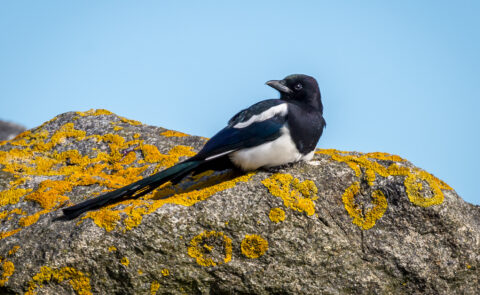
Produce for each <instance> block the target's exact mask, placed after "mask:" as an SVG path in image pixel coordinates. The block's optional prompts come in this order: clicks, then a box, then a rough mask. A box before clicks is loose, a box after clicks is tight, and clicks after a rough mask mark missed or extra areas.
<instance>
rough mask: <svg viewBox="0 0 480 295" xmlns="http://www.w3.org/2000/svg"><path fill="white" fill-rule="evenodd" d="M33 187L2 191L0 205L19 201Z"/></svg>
mask: <svg viewBox="0 0 480 295" xmlns="http://www.w3.org/2000/svg"><path fill="white" fill-rule="evenodd" d="M30 191H31V189H22V188H19V189H11V190H8V191H3V192H0V207H1V206H5V205H9V204H11V205H13V204H16V203H18V201H19V200H20V198H21V197H22V196H24V195H25V194H27V193H28V192H30Z"/></svg>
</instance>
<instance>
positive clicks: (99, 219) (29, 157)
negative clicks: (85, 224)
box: [0, 110, 209, 239]
mask: <svg viewBox="0 0 480 295" xmlns="http://www.w3.org/2000/svg"><path fill="white" fill-rule="evenodd" d="M109 114H110V113H109V112H108V111H104V110H96V111H93V110H92V111H87V112H83V113H79V116H92V115H109ZM54 120H55V119H52V120H51V121H54ZM125 120H126V119H125ZM127 121H128V120H127ZM128 122H130V121H128ZM130 123H132V122H130ZM133 124H136V123H134V122H133ZM139 124H140V123H139ZM43 126H45V124H44V125H42V126H41V127H39V128H37V129H35V130H34V131H28V132H24V133H22V134H20V135H19V136H17V137H16V139H14V140H11V141H9V144H10V146H11V147H10V148H9V150H6V151H0V165H2V169H3V170H4V171H6V172H9V173H12V174H13V176H14V177H15V178H14V180H13V181H11V182H10V189H9V190H6V191H3V192H0V206H1V207H3V206H8V205H14V204H16V203H18V202H20V201H33V202H36V203H38V204H39V205H40V207H41V210H40V211H38V212H35V213H33V214H32V215H30V216H27V217H24V218H21V219H19V221H18V222H19V226H20V227H26V226H30V225H32V224H34V223H35V222H36V221H38V219H39V217H40V216H41V215H42V214H45V213H47V212H50V211H52V210H56V209H57V208H58V207H59V206H61V205H62V204H64V203H65V202H67V201H68V200H69V197H68V193H69V192H71V191H72V190H73V189H74V188H75V187H77V186H85V185H92V184H98V185H102V186H106V187H108V188H110V189H115V188H119V187H122V186H124V185H127V184H129V183H131V182H134V181H136V180H139V179H141V178H142V176H141V173H142V172H143V171H144V170H145V169H147V166H146V165H145V166H142V167H132V166H131V164H133V163H134V162H135V161H136V162H137V164H145V162H143V163H142V161H143V160H142V159H137V154H136V153H135V152H134V149H141V146H142V142H141V141H139V140H131V141H127V140H125V139H124V138H123V137H121V136H119V135H116V134H105V135H98V134H95V135H89V136H87V135H86V133H85V132H84V131H82V130H76V129H75V128H74V124H73V123H67V124H65V125H63V126H61V127H60V128H59V129H58V130H57V131H56V132H54V133H52V134H50V133H49V132H48V131H47V130H45V129H43ZM66 140H77V141H81V140H93V141H96V142H102V141H103V142H106V143H108V145H109V148H110V152H109V153H107V152H103V151H99V149H92V151H93V152H94V153H92V154H89V155H82V154H80V152H79V151H77V150H66V151H63V152H59V151H57V150H56V149H55V147H56V146H57V145H59V144H67V142H66ZM128 150H130V152H127V153H125V152H124V151H128ZM155 151H156V152H157V153H156V159H154V160H155V161H154V162H155V163H157V164H158V165H157V168H156V169H161V168H165V167H170V166H172V165H174V164H175V163H177V162H178V161H179V159H180V158H181V157H186V156H193V155H195V153H194V152H193V151H192V148H191V147H187V146H176V147H173V148H172V149H171V150H170V151H169V153H168V154H167V155H163V154H161V153H159V152H158V149H157V148H156V147H154V150H153V152H155ZM154 158H155V157H154ZM149 160H152V159H149ZM112 171H113V173H112ZM30 176H55V179H47V180H44V181H43V182H41V183H40V184H39V185H38V188H36V189H35V190H34V191H33V193H30V192H31V191H32V189H30V188H25V187H24V186H26V185H27V184H28V183H30V182H29V181H28V179H29V177H30ZM60 177H61V178H60ZM59 178H60V179H59ZM29 193H30V194H29ZM208 193H209V192H208V191H203V192H201V194H202V198H203V197H204V196H205V194H208ZM154 203H156V202H154ZM167 203H168V202H167ZM145 204H147V205H148V206H144V207H145V208H140V207H142V206H143V205H145ZM150 205H152V204H151V202H150V201H149V202H145V201H143V200H142V201H140V202H132V203H128V206H126V207H125V208H124V210H113V211H112V210H111V209H112V207H110V208H109V210H108V211H109V212H106V211H103V212H96V213H92V214H91V215H90V217H92V219H93V220H94V222H95V224H97V225H99V226H101V227H104V228H105V229H107V230H112V229H113V228H114V227H115V224H116V223H117V222H118V220H120V219H121V218H120V214H122V215H123V214H126V215H127V216H126V218H125V220H124V223H125V225H126V229H131V228H133V227H135V226H138V225H139V224H140V222H141V220H142V215H144V214H149V213H151V212H153V211H152V210H155V209H158V208H159V207H161V206H162V204H159V203H156V204H154V205H153V206H150ZM137 206H139V207H137ZM5 209H6V210H3V211H1V212H0V219H5V218H7V217H10V216H12V215H13V214H21V215H25V213H24V212H23V211H21V210H20V209H18V208H13V209H10V210H8V208H5ZM19 230H20V229H19V228H17V229H12V230H9V231H6V232H1V233H0V239H3V238H6V237H8V236H11V235H13V234H16V233H17V232H19Z"/></svg>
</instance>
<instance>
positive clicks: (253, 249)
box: [241, 235, 268, 258]
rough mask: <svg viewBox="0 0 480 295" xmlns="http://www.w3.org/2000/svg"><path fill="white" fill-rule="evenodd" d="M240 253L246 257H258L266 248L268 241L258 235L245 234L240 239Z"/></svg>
mask: <svg viewBox="0 0 480 295" xmlns="http://www.w3.org/2000/svg"><path fill="white" fill-rule="evenodd" d="M241 249H242V253H243V255H245V256H246V257H248V258H258V257H260V256H262V255H263V254H265V252H267V250H268V242H267V240H265V239H264V238H262V237H261V236H259V235H246V236H245V238H244V239H243V240H242V245H241Z"/></svg>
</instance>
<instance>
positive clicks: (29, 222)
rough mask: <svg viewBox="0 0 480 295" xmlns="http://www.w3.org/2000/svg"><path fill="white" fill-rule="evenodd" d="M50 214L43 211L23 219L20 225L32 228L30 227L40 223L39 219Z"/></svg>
mask: <svg viewBox="0 0 480 295" xmlns="http://www.w3.org/2000/svg"><path fill="white" fill-rule="evenodd" d="M48 212H49V211H48V210H42V211H39V212H37V213H34V214H32V215H29V216H25V217H22V218H20V220H19V221H18V224H19V225H20V226H22V227H27V226H30V225H32V224H34V223H36V222H37V221H38V218H40V216H41V215H43V214H46V213H48Z"/></svg>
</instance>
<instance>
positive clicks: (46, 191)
mask: <svg viewBox="0 0 480 295" xmlns="http://www.w3.org/2000/svg"><path fill="white" fill-rule="evenodd" d="M71 190H72V184H71V183H70V182H69V181H65V180H45V181H42V182H41V183H40V184H39V186H38V189H37V190H36V191H35V192H34V193H31V194H29V195H27V196H26V197H25V198H24V200H26V201H34V202H37V203H38V204H40V206H41V207H42V208H43V209H46V210H51V209H53V208H55V207H57V206H59V205H62V204H63V203H65V202H66V201H68V200H69V198H68V197H66V196H63V195H62V194H64V193H65V192H69V191H71Z"/></svg>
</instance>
